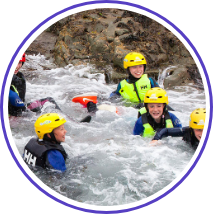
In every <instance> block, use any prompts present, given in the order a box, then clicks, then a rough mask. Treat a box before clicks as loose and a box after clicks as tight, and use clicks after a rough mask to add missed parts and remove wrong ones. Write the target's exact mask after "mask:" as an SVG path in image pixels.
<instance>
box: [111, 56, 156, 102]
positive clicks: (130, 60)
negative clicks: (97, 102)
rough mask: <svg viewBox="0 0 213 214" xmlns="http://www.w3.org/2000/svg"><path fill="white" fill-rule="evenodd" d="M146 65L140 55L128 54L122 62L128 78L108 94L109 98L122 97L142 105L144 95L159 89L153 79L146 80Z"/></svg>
mask: <svg viewBox="0 0 213 214" xmlns="http://www.w3.org/2000/svg"><path fill="white" fill-rule="evenodd" d="M146 65H147V62H146V59H145V57H144V56H143V55H142V54H141V53H137V52H130V53H128V54H127V55H126V56H125V57H124V60H123V67H124V69H125V70H127V73H128V78H127V79H124V80H122V81H121V82H120V83H119V84H118V86H117V90H116V91H114V92H112V93H111V94H110V98H112V97H116V96H122V97H123V98H124V99H126V100H129V101H131V102H133V103H143V101H144V95H145V93H146V92H147V91H148V90H149V89H151V88H154V87H159V85H158V84H157V83H156V81H155V80H154V79H153V78H148V76H147V74H145V71H146Z"/></svg>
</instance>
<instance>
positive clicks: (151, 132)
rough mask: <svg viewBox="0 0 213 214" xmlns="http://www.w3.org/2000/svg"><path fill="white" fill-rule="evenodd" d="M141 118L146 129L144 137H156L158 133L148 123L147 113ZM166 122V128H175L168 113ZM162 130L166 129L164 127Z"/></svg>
mask: <svg viewBox="0 0 213 214" xmlns="http://www.w3.org/2000/svg"><path fill="white" fill-rule="evenodd" d="M144 108H145V107H144ZM141 118H142V123H143V127H144V132H143V137H153V136H154V135H155V132H156V131H155V130H154V129H153V127H152V126H151V125H150V124H149V123H148V119H147V114H146V113H144V114H142V115H141ZM165 122H166V128H174V126H173V123H172V120H171V118H170V116H169V113H168V112H167V113H166V115H165ZM162 128H164V127H162Z"/></svg>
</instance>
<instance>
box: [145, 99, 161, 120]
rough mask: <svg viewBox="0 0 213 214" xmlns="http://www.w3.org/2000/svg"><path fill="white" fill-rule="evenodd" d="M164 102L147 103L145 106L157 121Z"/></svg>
mask: <svg viewBox="0 0 213 214" xmlns="http://www.w3.org/2000/svg"><path fill="white" fill-rule="evenodd" d="M164 106H165V104H164V103H148V104H147V108H148V110H149V113H150V115H151V116H152V118H153V119H154V120H155V121H156V122H157V123H159V122H160V121H161V116H162V114H163V108H164Z"/></svg>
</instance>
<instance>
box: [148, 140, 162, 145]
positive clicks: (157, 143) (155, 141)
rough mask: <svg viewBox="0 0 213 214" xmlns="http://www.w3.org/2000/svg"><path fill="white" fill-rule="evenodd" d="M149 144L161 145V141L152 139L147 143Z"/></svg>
mask: <svg viewBox="0 0 213 214" xmlns="http://www.w3.org/2000/svg"><path fill="white" fill-rule="evenodd" d="M149 145H150V146H158V145H161V142H160V141H159V140H152V141H151V142H150V143H149Z"/></svg>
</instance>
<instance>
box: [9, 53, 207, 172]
mask: <svg viewBox="0 0 213 214" xmlns="http://www.w3.org/2000/svg"><path fill="white" fill-rule="evenodd" d="M24 62H25V55H23V57H22V59H21V60H20V62H19V65H18V66H17V68H16V71H15V73H14V77H13V80H12V83H11V88H10V94H9V113H10V115H13V116H19V115H20V112H22V111H25V110H26V109H27V108H28V109H30V110H32V111H34V110H35V109H36V111H37V109H38V107H40V105H41V103H42V101H43V102H44V103H45V102H46V101H50V102H53V103H55V101H54V100H53V99H52V98H45V99H42V100H40V101H39V102H36V103H39V106H36V105H33V104H35V102H34V103H30V104H28V105H27V107H25V104H24V101H25V92H26V81H25V78H24V76H23V74H22V73H21V72H19V69H20V68H21V66H22V65H23V63H24ZM146 65H147V62H146V59H145V57H144V56H143V55H142V54H140V53H137V52H130V53H129V54H127V55H126V56H125V58H124V60H123V66H124V69H125V70H126V71H127V73H128V78H127V79H125V80H122V81H121V82H120V83H119V84H118V87H117V89H116V91H114V92H112V93H111V94H110V99H112V98H113V99H114V98H116V97H123V98H124V99H126V100H128V101H130V102H132V103H136V104H137V108H139V111H138V119H137V121H136V123H135V126H134V129H133V134H134V135H141V136H142V137H152V141H151V144H153V145H155V144H157V142H158V140H160V139H162V138H163V137H167V136H173V137H183V140H184V141H186V142H187V143H189V144H190V145H191V146H192V147H193V148H194V149H196V148H197V147H198V145H199V142H200V140H201V137H202V133H203V129H204V124H205V117H206V109H205V108H198V109H195V110H193V111H192V113H191V115H190V120H189V126H187V127H182V124H181V122H180V120H179V119H178V118H177V117H176V116H175V114H174V113H171V112H170V111H169V110H170V109H172V108H171V107H170V106H169V105H168V103H169V100H168V94H167V92H166V91H165V90H164V89H162V88H160V87H159V85H158V84H157V82H156V81H155V80H154V79H153V78H149V77H148V75H147V74H146V73H145V71H146ZM79 97H80V98H81V99H76V98H79ZM96 98H97V97H96ZM14 100H15V101H14ZM73 102H79V103H81V104H82V105H84V106H86V107H87V109H88V111H89V112H96V111H97V110H98V109H99V108H98V107H97V100H96V99H92V98H91V96H89V95H88V96H87V95H84V96H82V95H81V96H77V97H75V99H73ZM55 104H56V103H55ZM29 106H31V108H29ZM32 106H33V107H32ZM56 108H58V109H60V108H59V107H58V106H57V105H56ZM172 110H173V109H172ZM65 122H66V120H65V118H63V117H62V116H60V115H59V114H58V113H47V114H44V115H41V116H40V117H39V118H38V119H37V120H36V122H35V124H34V127H35V132H36V135H37V137H36V138H32V139H31V140H30V141H29V142H28V143H27V144H26V146H25V148H24V154H23V157H24V161H25V162H26V163H27V164H29V165H32V166H40V167H42V168H49V169H55V170H60V171H65V170H66V164H65V161H66V158H67V154H66V152H65V150H64V148H63V146H62V145H61V142H64V141H65V135H66V132H67V131H66V130H65V128H64V123H65Z"/></svg>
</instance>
